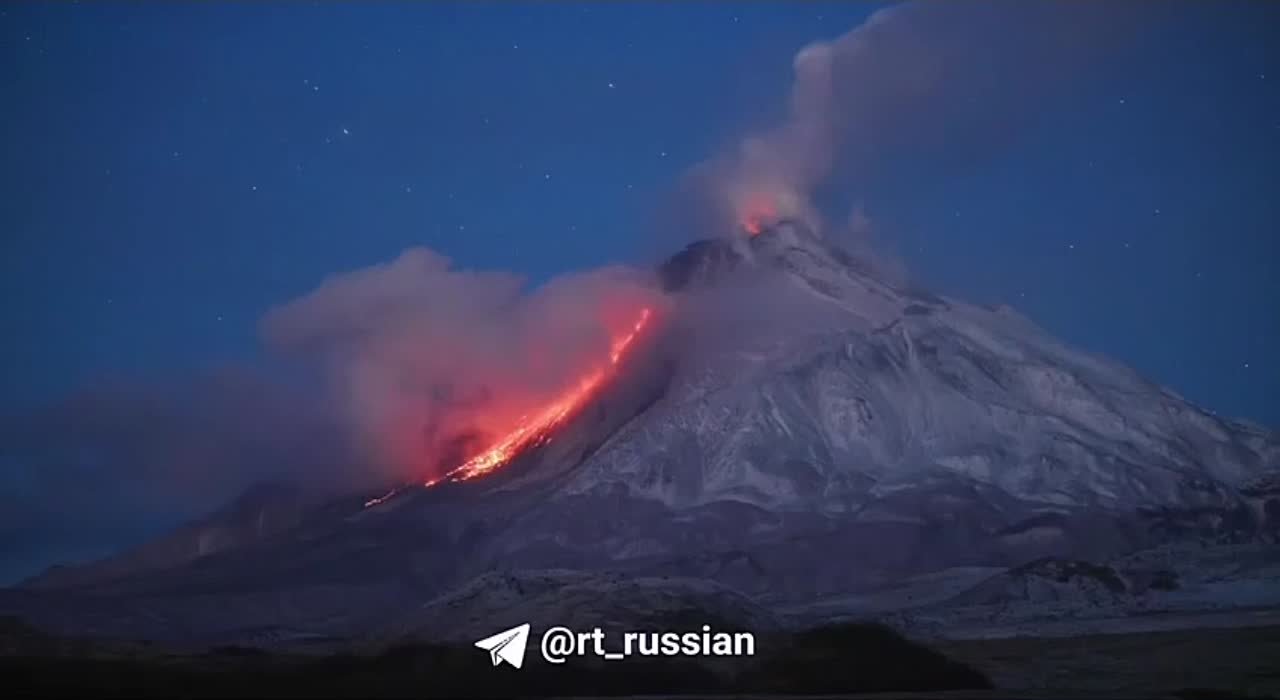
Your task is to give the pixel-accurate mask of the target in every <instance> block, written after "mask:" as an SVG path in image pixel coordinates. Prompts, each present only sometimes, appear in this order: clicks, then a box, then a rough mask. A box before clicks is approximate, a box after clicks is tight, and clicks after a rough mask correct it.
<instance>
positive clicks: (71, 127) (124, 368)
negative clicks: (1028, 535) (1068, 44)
mask: <svg viewBox="0 0 1280 700" xmlns="http://www.w3.org/2000/svg"><path fill="white" fill-rule="evenodd" d="M1148 7H1149V8H1150V14H1151V15H1152V16H1153V18H1152V19H1153V21H1152V26H1151V28H1150V30H1149V31H1142V32H1137V33H1135V34H1134V36H1133V38H1132V40H1131V41H1130V46H1128V47H1126V48H1127V50H1126V52H1124V53H1122V54H1121V56H1122V58H1120V59H1117V60H1116V61H1114V62H1111V63H1109V64H1108V65H1106V66H1103V67H1101V68H1097V69H1094V70H1093V71H1092V72H1091V73H1090V74H1089V75H1088V76H1087V79H1086V80H1083V81H1080V84H1079V85H1077V86H1073V87H1072V88H1071V91H1070V92H1069V93H1068V94H1066V95H1065V96H1063V97H1061V98H1060V99H1058V100H1057V101H1056V102H1054V103H1053V105H1052V107H1051V108H1047V109H1045V110H1043V111H1040V112H1038V113H1036V114H1035V115H1034V117H1033V118H1031V119H1029V120H1027V122H1026V123H1025V124H1024V125H1023V128H1021V129H1020V130H1019V131H1018V133H1016V134H1011V135H1010V136H1009V138H1008V139H1004V140H1001V142H1000V143H999V144H998V145H988V146H986V147H983V148H980V149H978V152H977V153H970V154H968V155H967V156H966V157H964V158H956V159H946V162H945V163H939V162H938V160H937V159H934V158H931V157H929V154H921V153H910V152H907V153H904V154H902V156H901V158H898V159H896V160H895V165H894V166H893V167H889V168H886V169H885V170H884V172H883V173H882V174H881V175H880V176H878V177H875V178H871V179H870V180H868V181H864V182H861V183H860V184H859V186H858V187H859V191H856V192H847V191H840V188H839V186H838V185H839V183H838V182H836V183H834V184H833V185H832V186H831V187H829V188H828V189H829V190H830V191H828V192H825V193H824V200H823V203H824V206H826V205H829V207H830V212H831V214H832V216H834V217H836V218H839V217H843V216H845V215H846V212H847V211H848V210H849V208H850V206H851V205H852V204H853V203H854V202H860V203H861V204H862V206H863V207H864V209H865V211H866V212H867V215H868V216H869V217H870V219H871V220H872V221H874V222H875V226H876V229H877V232H878V236H879V238H880V239H881V240H882V242H883V243H884V245H885V246H886V247H887V248H889V249H890V250H892V251H893V252H894V253H895V254H896V255H897V256H898V257H900V258H901V259H902V260H903V261H904V262H905V264H906V266H907V268H908V269H909V270H910V271H911V273H912V275H913V276H914V277H916V278H917V279H919V280H920V281H921V282H922V283H923V284H924V285H925V286H928V287H931V288H933V289H936V290H939V291H941V292H943V293H946V294H951V295H954V296H958V297H962V298H968V299H972V300H975V301H981V302H991V303H995V302H1005V303H1009V304H1011V305H1012V306H1015V307H1017V308H1019V309H1021V310H1022V311H1024V312H1025V313H1026V314H1028V315H1029V316H1031V317H1032V318H1033V319H1035V320H1036V321H1037V322H1039V323H1040V324H1042V325H1043V326H1045V327H1046V328H1048V329H1049V330H1050V331H1052V332H1053V333H1055V334H1057V335H1059V336H1061V337H1062V338H1064V339H1065V340H1067V341H1069V342H1071V343H1074V344H1076V345H1079V346H1083V347H1085V348H1088V349H1091V350H1094V351H1097V352H1099V353H1102V354H1106V355H1109V356H1112V357H1115V358H1117V359H1119V360H1122V361H1124V362H1126V363H1128V364H1130V365H1132V366H1134V367H1136V368H1137V369H1138V370H1140V371H1141V372H1142V373H1144V374H1146V375H1147V376H1149V377H1151V378H1152V379H1154V380H1156V381H1158V382H1160V383H1163V384H1167V385H1169V386H1171V387H1172V388H1173V389H1175V390H1176V391H1178V392H1179V393H1181V394H1183V395H1185V396H1187V397H1188V398H1190V399H1192V400H1194V401H1196V402H1198V403H1200V404H1202V405H1204V406H1206V407H1207V408H1210V409H1212V410H1214V411H1217V412H1220V413H1223V414H1227V415H1230V416H1237V417H1243V418H1249V419H1253V420H1256V421H1259V422H1262V423H1266V424H1269V425H1272V426H1275V425H1277V424H1280V363H1277V360H1276V358H1280V310H1278V309H1277V300H1280V274H1278V273H1280V270H1277V261H1280V244H1278V243H1277V241H1278V240H1280V229H1278V224H1280V196H1278V195H1280V56H1278V55H1277V52H1276V50H1275V49H1274V47H1275V46H1276V45H1277V42H1276V41H1275V39H1276V32H1275V28H1276V27H1280V5H1277V4H1275V3H1245V2H1228V3H1209V2H1204V3H1200V4H1178V3H1150V4H1149V5H1148ZM876 8H877V6H876V5H871V4H834V3H785V4H784V3H751V4H734V3H658V2H653V3H608V4H606V3H599V4H591V5H587V4H580V5H578V4H560V3H528V4H521V5H516V4H489V3H467V4H465V5H464V4H449V3H414V4H411V3H376V4H357V3H348V4H341V3H315V4H305V3H237V4H225V5H224V4H217V3H164V4H161V3H130V4H114V3H81V4H64V3H58V4H54V3H44V4H14V3H10V4H6V5H5V6H4V8H3V9H0V79H2V81H3V82H2V84H0V91H2V92H0V104H3V105H4V106H3V108H2V109H0V187H2V188H3V196H0V225H2V226H3V230H4V255H3V258H2V259H0V263H2V264H3V269H0V284H2V285H3V288H2V292H3V296H4V299H5V300H6V303H5V305H4V310H3V319H2V321H3V326H4V328H5V329H6V333H5V336H6V340H5V348H6V352H5V362H4V364H3V373H4V374H3V378H2V381H3V387H4V402H5V404H6V405H5V406H4V408H5V411H6V412H7V413H10V414H14V415H21V414H23V413H24V412H26V411H29V410H34V409H35V408H36V407H38V406H40V405H43V404H46V403H47V402H50V401H53V400H56V399H57V398H58V397H59V396H62V395H64V394H66V393H67V392H71V391H75V390H77V389H79V388H82V387H84V386H85V385H87V384H92V383H94V382H99V381H103V380H104V379H106V378H115V379H123V380H139V381H157V380H159V379H162V378H164V377H173V376H179V375H182V374H184V373H187V372H191V371H194V370H198V369H199V368H203V367H209V366H217V365H223V364H235V363H253V362H256V361H258V360H257V359H256V358H258V357H259V356H260V354H261V350H260V349H259V346H260V341H259V320H260V318H261V317H262V315H263V314H264V312H266V311H267V310H268V309H269V308H271V307H272V306H274V305H276V304H279V303H281V302H283V301H286V300H288V299H291V298H294V297H297V296H299V295H301V294H304V293H305V292H307V291H308V290H310V289H312V288H314V287H315V285H316V284H317V283H318V282H319V281H320V280H321V279H322V278H324V277H325V276H326V275H329V274H331V273H335V272H341V271H344V270H349V269H354V268H359V267H363V266H367V265H371V264H374V263H378V262H381V261H385V260H389V259H392V258H394V257H395V256H396V255H398V254H399V252H400V251H401V250H403V249H405V248H408V247H411V246H426V247H429V248H431V249H433V250H435V251H437V252H439V253H441V254H443V255H446V256H448V257H450V258H452V259H454V260H455V261H457V263H458V264H459V265H461V266H463V267H473V268H485V269H498V270H507V271H512V272H515V273H519V274H522V275H525V276H527V277H528V278H529V279H530V280H531V281H533V282H537V281H541V280H545V279H548V278H550V277H552V276H554V275H557V274H560V273H563V272H566V271H571V270H578V269H583V268H589V267H594V266H598V265H602V264H607V263H612V262H627V263H636V264H647V263H651V262H653V261H654V260H657V259H658V258H659V257H660V256H662V255H664V254H666V253H669V252H671V251H672V250H673V249H674V247H675V246H677V245H679V244H681V243H682V239H681V238H679V237H677V236H673V235H670V233H669V232H664V231H661V230H659V227H660V226H661V222H662V220H663V219H662V216H661V215H660V212H661V211H662V209H663V206H664V201H665V200H666V198H668V197H669V195H670V193H671V191H672V189H673V187H674V186H675V183H676V182H677V181H678V180H679V178H680V176H681V175H682V174H683V173H685V172H687V171H688V169H689V168H690V167H691V166H693V165H694V164H696V163H698V162H700V161H703V160H705V159H706V158H708V157H710V156H713V155H714V154H715V153H717V152H719V151H720V150H722V149H724V148H725V147H727V146H729V145H731V144H733V143H734V142H736V141H737V140H738V139H740V138H741V137H742V136H743V135H744V134H746V133H748V132H750V131H751V130H753V129H757V128H760V127H762V126H766V125H768V124H770V123H771V122H774V121H776V120H777V119H778V118H780V116H781V115H782V114H783V112H784V111H785V104H786V103H785V100H786V95H787V91H788V88H789V85H790V81H791V76H792V72H791V61H792V57H793V56H794V55H795V53H796V51H797V50H798V49H799V48H800V47H802V46H804V45H805V44H807V43H809V42H811V41H814V40H817V39H830V38H834V37H836V36H839V35H841V34H843V33H845V32H846V31H848V30H849V29H850V28H852V27H854V26H855V25H857V24H858V23H860V22H861V21H863V20H864V19H865V18H866V17H867V15H869V14H870V13H871V12H873V11H874V10H875V9H876ZM1156 15H1159V17H1155V16H1156ZM1156 20H1158V21H1156ZM1028 70H1034V67H1030V66H1029V67H1028ZM4 468H5V469H6V470H7V474H6V476H5V481H8V482H12V483H26V484H29V483H31V479H32V478H31V477H30V475H25V474H23V471H22V470H23V469H24V467H23V465H22V464H20V463H18V461H17V460H11V461H9V462H7V463H6V464H5V465H4ZM137 527H139V528H141V527H142V526H141V525H139V526H137ZM144 529H145V528H144ZM138 531H139V530H136V529H135V530H129V531H128V533H127V536H133V535H134V534H136V532H138ZM127 536H126V535H121V536H120V537H121V538H124V539H127ZM47 558H48V557H42V556H34V555H33V561H34V560H36V559H47ZM0 573H3V572H0Z"/></svg>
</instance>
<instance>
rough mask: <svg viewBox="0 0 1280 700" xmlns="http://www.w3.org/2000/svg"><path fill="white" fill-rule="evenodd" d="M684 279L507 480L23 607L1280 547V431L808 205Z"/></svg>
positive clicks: (856, 581) (704, 253)
mask: <svg viewBox="0 0 1280 700" xmlns="http://www.w3.org/2000/svg"><path fill="white" fill-rule="evenodd" d="M658 276H659V279H660V281H661V283H662V284H663V285H664V286H665V287H666V288H667V290H668V291H669V292H670V294H671V295H672V301H673V302H674V303H673V308H674V309H675V311H674V312H673V315H672V316H670V317H669V318H667V319H666V325H665V326H664V328H663V333H662V334H661V335H660V336H655V337H653V338H650V339H649V340H648V341H646V342H647V344H648V347H647V348H646V350H645V352H644V353H643V354H641V353H639V352H637V356H636V357H635V358H634V362H633V363H632V364H630V365H629V366H627V367H624V368H623V371H622V372H621V373H620V377H619V380H618V381H616V382H614V385H613V386H611V387H610V388H609V389H608V390H606V391H603V392H602V393H601V395H600V397H599V398H598V400H597V401H596V402H595V403H593V404H592V405H591V406H589V407H588V408H587V409H586V410H584V411H583V412H582V413H581V415H579V416H577V417H575V418H574V420H572V421H570V423H569V424H567V425H566V426H565V427H564V429H563V430H562V431H561V432H560V433H558V434H557V435H556V436H555V438H554V440H552V441H551V443H550V444H549V445H547V446H544V447H542V448H540V449H539V450H537V451H536V452H535V453H532V454H527V455H524V456H522V457H521V458H520V459H518V460H516V462H515V463H513V464H510V465H508V466H506V467H503V468H502V469H500V470H498V471H497V472H495V473H494V474H493V475H490V476H487V477H485V478H483V479H477V480H475V481H471V482H464V483H460V484H443V485H441V486H438V487H435V488H431V489H417V490H413V491H411V492H406V493H404V494H403V495H400V496H397V497H394V498H392V499H390V500H388V501H387V502H385V503H383V504H381V505H378V506H375V507H371V508H364V507H363V504H364V501H365V500H366V499H367V497H368V496H374V495H380V494H379V493H372V494H366V495H363V496H361V495H355V496H352V497H351V498H346V499H338V500H333V501H328V502H325V503H323V504H320V505H318V506H312V507H309V508H308V509H307V510H306V511H305V512H302V513H299V514H297V516H296V518H295V519H296V523H297V524H296V525H293V526H291V527H288V528H285V529H282V530H280V531H274V530H273V531H271V532H269V533H266V534H263V533H261V532H258V531H257V530H254V531H253V532H254V537H252V538H250V539H249V540H247V541H246V542H245V543H244V544H243V546H234V545H233V544H228V545H227V546H222V547H219V548H218V549H217V550H216V551H213V552H210V553H205V554H202V553H197V555H194V556H188V555H189V554H190V553H189V552H188V553H182V556H179V557H176V558H175V557H170V558H169V559H164V560H163V561H159V560H153V559H149V560H147V566H146V567H145V568H143V569H134V570H132V571H129V570H127V568H128V567H125V570H122V568H121V567H119V566H109V567H99V569H98V571H97V572H87V573H86V572H85V571H83V570H81V571H71V572H62V574H61V575H59V576H58V577H54V578H53V579H50V578H49V577H46V578H45V579H44V580H43V581H42V583H43V584H45V585H42V586H38V587H29V588H28V589H27V590H25V591H21V592H14V594H13V595H10V596H8V597H5V596H0V612H2V611H11V612H15V613H17V614H22V615H24V616H27V617H30V618H32V619H33V620H36V621H40V622H44V623H46V624H48V625H50V626H53V627H57V628H65V629H73V628H75V627H76V626H84V625H85V624H86V622H85V621H86V620H90V621H93V625H94V626H95V630H96V631H98V632H100V633H102V634H112V633H114V634H118V635H121V636H147V635H156V636H163V637H184V638H219V639H225V638H228V637H230V638H237V637H236V635H239V634H241V633H242V632H241V631H242V630H257V629H259V628H267V629H269V630H276V629H279V628H287V630H288V631H289V634H293V633H295V632H299V633H303V632H305V633H317V634H333V635H338V636H350V635H355V634H362V633H364V632H367V631H370V630H377V629H384V628H388V627H389V626H390V627H394V624H393V623H394V622H395V621H396V620H398V619H400V618H401V617H402V616H404V615H406V614H407V613H408V612H409V611H411V610H416V609H418V608H420V607H421V606H422V605H423V604H425V603H427V602H429V601H431V600H436V599H437V598H438V597H439V596H442V595H446V596H447V595H448V593H447V592H448V591H449V590H450V589H453V588H455V587H457V586H460V585H465V584H466V583H467V582H468V581H472V580H475V579H476V578H477V577H483V576H485V575H487V574H490V573H492V572H520V571H534V570H548V569H561V570H570V571H577V572H584V573H588V574H590V573H591V572H601V571H611V572H619V573H621V574H623V575H624V576H626V577H632V578H634V579H635V580H662V577H664V576H666V577H671V578H680V579H681V580H690V579H691V580H698V579H709V580H711V581H712V582H713V583H714V584H716V585H719V586H727V587H729V589H732V590H736V591H738V592H740V593H743V594H746V595H747V596H750V597H752V598H753V599H754V601H755V602H756V603H765V604H772V605H778V606H786V607H789V608H793V609H794V607H795V606H803V605H806V604H808V603H811V602H813V601H816V600H820V599H824V598H827V599H830V598H834V597H837V596H842V595H849V594H853V593H857V592H859V591H872V590H876V589H877V588H879V587H882V586H885V585H886V584H889V583H892V582H894V581H900V580H904V579H905V578H907V577H912V576H919V575H921V574H923V573H926V572H933V571H940V570H943V569H947V568H949V567H964V566H968V567H1013V566H1018V565H1021V564H1025V563H1027V562H1031V561H1034V560H1037V559H1041V558H1043V557H1063V558H1074V559H1081V560H1099V559H1101V558H1104V557H1112V556H1116V555H1118V554H1123V553H1125V552H1130V551H1136V550H1140V549H1143V548H1145V547H1149V546H1151V545H1153V544H1156V543H1160V542H1167V541H1171V540H1187V539H1191V540H1198V541H1200V542H1253V543H1258V542H1262V543H1266V542H1271V543H1274V542H1276V538H1277V532H1280V475H1278V474H1277V472H1278V471H1280V440H1278V439H1277V435H1276V434H1275V433H1274V432H1270V431H1267V430H1264V429H1262V428H1259V427H1256V426H1250V425H1247V424H1244V423H1240V422H1236V421H1232V420H1227V419H1225V418H1222V417H1219V416H1215V415H1213V414H1211V413H1209V412H1207V411H1204V410H1202V409H1199V408H1197V407H1195V406H1193V405H1191V404H1190V403H1188V402H1187V401H1186V400H1184V399H1182V398H1181V397H1179V396H1177V395H1175V394H1173V393H1172V392H1170V391H1168V390H1166V389H1163V388H1161V387H1159V386H1156V385H1154V384H1152V383H1151V382H1148V381H1146V380H1144V379H1143V378H1142V377H1140V376H1139V375H1138V374H1136V373H1135V372H1134V371H1132V370H1130V369H1128V368H1126V367H1124V366H1122V365H1120V364H1118V363H1115V362H1112V361H1108V360H1106V359H1103V358H1099V357H1096V356H1093V355H1090V354H1087V353H1083V352H1080V351H1077V350H1074V349H1072V348H1069V347H1067V346H1065V345H1064V344H1063V343H1061V342H1059V341H1057V340H1055V339H1054V338H1052V337H1051V336H1049V335H1048V334H1047V333H1045V332H1044V331H1043V330H1041V329H1039V328H1037V327H1036V326H1035V325H1034V324H1033V323H1031V322H1030V321H1028V320H1027V319H1025V318H1023V317H1021V316H1019V315H1018V314H1016V313H1015V312H1013V311H1011V310H1009V309H1005V308H1000V309H988V308H982V307H977V306H974V305H970V304H966V303H963V302H960V301H956V300H952V299H944V298H940V297H937V296H934V295H931V294H928V293H925V292H921V291H919V290H915V289H911V288H909V287H906V286H904V285H902V284H897V283H894V282H893V281H892V280H890V279H889V278H886V277H883V276H881V275H879V274H877V273H876V271H875V270H874V269H873V268H871V267H869V266H867V265H865V264H863V263H861V262H860V261H859V260H858V259H856V258H853V257H850V256H849V255H846V254H844V253H842V252H841V251H840V250H839V249H837V248H836V247H834V246H832V245H831V244H829V243H828V242H826V241H824V240H822V239H821V238H819V237H818V236H816V235H813V234H812V233H810V232H808V231H807V230H805V229H803V228H802V227H800V226H797V225H794V224H791V223H786V222H784V223H781V224H778V225H776V226H774V227H772V228H770V229H767V230H765V231H763V232H762V233H761V234H760V235H758V236H755V237H753V238H743V239H740V240H733V241H729V240H716V241H704V242H700V243H696V244H693V245H691V246H689V247H688V248H687V249H685V250H684V251H683V252H681V253H679V254H677V255H676V256H674V257H672V258H671V259H670V260H668V261H667V262H666V263H665V264H663V265H662V267H661V268H660V270H659V271H658ZM218 526H219V527H220V528H222V529H224V530H227V531H235V532H239V531H240V530H239V529H237V528H235V527H234V523H221V522H219V523H218ZM183 541H185V540H183ZM165 551H168V550H167V549H166V550H165ZM162 559H163V558H162ZM104 572H105V573H104ZM37 589H38V590H37ZM272 633H273V634H274V632H272ZM255 634H256V632H255Z"/></svg>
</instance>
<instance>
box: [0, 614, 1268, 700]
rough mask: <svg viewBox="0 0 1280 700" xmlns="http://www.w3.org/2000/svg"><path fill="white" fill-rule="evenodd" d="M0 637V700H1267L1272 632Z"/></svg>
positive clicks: (8, 629) (11, 631) (855, 630)
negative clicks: (713, 644) (630, 648)
mask: <svg viewBox="0 0 1280 700" xmlns="http://www.w3.org/2000/svg"><path fill="white" fill-rule="evenodd" d="M3 624H4V631H3V636H0V654H2V656H0V677H2V678H4V679H5V686H6V695H7V696H9V697H14V696H22V697H30V696H65V695H73V696H95V697H103V696H111V697H361V698H367V697H504V696H526V697H529V696H533V697H547V696H562V695H572V696H627V695H632V696H644V695H648V696H670V695H694V696H701V695H729V696H743V695H759V696H778V695H819V694H820V695H828V696H840V697H847V696H861V695H864V694H869V695H873V696H875V695H879V694H888V695H889V696H892V697H922V698H930V697H993V698H995V697H999V698H1005V697H1081V696H1084V697H1115V696H1124V697H1169V698H1226V697H1275V696H1277V694H1280V664H1277V663H1276V662H1275V660H1276V659H1280V627H1255V628H1244V629H1223V630H1183V631H1174V632H1157V633H1140V634H1114V635H1096V636H1086V637H1075V638H1059V639H1027V638H1023V639H1000V640H972V641H963V642H938V643H936V644H935V647H936V648H935V649H930V648H926V647H925V646H922V645H920V644H917V643H915V642H912V641H909V640H907V639H905V638H903V637H901V636H900V635H898V634H896V633H895V632H893V631H892V630H890V629H888V628H885V627H880V626H875V625H857V624H849V625H839V626H831V627H824V628H819V629H814V630H809V631H806V632H802V633H798V634H790V635H775V636H771V637H767V638H762V639H760V640H759V641H758V644H759V646H758V648H757V655H756V656H755V657H753V658H751V659H741V660H738V659H732V660H723V659H722V660H718V662H717V663H709V664H704V663H695V662H692V661H674V660H672V661H653V660H645V659H636V658H632V659H628V660H625V661H619V662H611V663H603V662H601V663H591V662H590V661H587V660H585V659H578V660H571V661H570V662H568V663H566V664H565V665H563V666H551V665H549V664H547V663H545V662H544V661H543V660H542V658H541V656H540V654H539V653H538V650H537V643H536V640H534V639H531V640H530V645H529V649H528V651H527V652H526V655H525V664H524V668H522V669H520V670H516V669H513V668H511V667H509V666H506V665H504V666H501V667H498V668H493V667H492V666H491V665H490V662H489V659H488V657H487V656H486V655H485V653H484V652H483V651H481V650H478V649H475V648H471V647H466V646H442V645H431V644H415V643H406V644H401V645H398V646H393V647H391V648H388V649H384V650H381V651H377V652H369V653H360V654H354V653H352V654H333V655H325V656H318V655H314V654H307V655H303V654H285V653H271V652H265V651H260V650H253V649H246V648H236V647H229V648H221V649H215V650H211V651H209V652H206V653H201V654H188V655H180V654H173V653H166V652H164V651H161V650H159V649H156V648H154V647H151V646H149V645H146V644H127V643H115V644H106V643H100V642H86V641H80V640H67V639H55V638H52V637H48V636H45V635H42V634H40V633H39V632H36V631H35V630H32V629H31V628H29V627H26V626H25V625H22V624H21V623H20V622H17V621H14V620H12V619H10V620H6V621H4V623H3Z"/></svg>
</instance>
